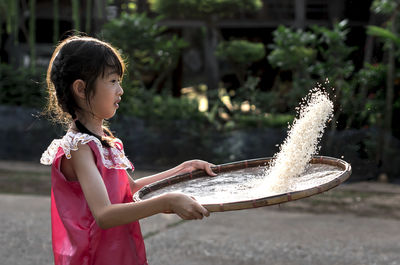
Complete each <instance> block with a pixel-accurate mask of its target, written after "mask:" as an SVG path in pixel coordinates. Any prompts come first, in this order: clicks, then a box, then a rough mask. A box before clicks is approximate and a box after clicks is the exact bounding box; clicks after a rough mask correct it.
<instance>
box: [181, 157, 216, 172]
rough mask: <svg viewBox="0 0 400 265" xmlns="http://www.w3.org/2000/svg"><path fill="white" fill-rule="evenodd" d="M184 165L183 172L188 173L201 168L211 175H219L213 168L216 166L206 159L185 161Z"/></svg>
mask: <svg viewBox="0 0 400 265" xmlns="http://www.w3.org/2000/svg"><path fill="white" fill-rule="evenodd" d="M182 167H183V170H182V172H183V173H188V172H192V171H195V170H197V169H201V170H204V171H205V172H206V173H207V174H208V175H210V176H216V175H217V174H215V173H214V172H213V171H212V170H211V167H215V165H214V164H211V163H208V162H206V161H203V160H198V159H196V160H189V161H186V162H183V163H182Z"/></svg>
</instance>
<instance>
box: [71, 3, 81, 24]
mask: <svg viewBox="0 0 400 265" xmlns="http://www.w3.org/2000/svg"><path fill="white" fill-rule="evenodd" d="M71 2H72V21H73V23H74V29H75V30H78V31H79V30H80V28H81V25H80V14H79V0H72V1H71Z"/></svg>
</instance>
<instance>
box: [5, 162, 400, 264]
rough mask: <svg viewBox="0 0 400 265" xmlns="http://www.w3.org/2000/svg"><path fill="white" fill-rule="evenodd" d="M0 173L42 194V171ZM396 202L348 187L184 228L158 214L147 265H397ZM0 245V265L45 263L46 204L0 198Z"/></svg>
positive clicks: (146, 227)
mask: <svg viewBox="0 0 400 265" xmlns="http://www.w3.org/2000/svg"><path fill="white" fill-rule="evenodd" d="M0 169H1V170H2V171H1V172H2V173H1V172H0V173H1V174H0V180H7V181H11V180H13V179H14V178H20V177H21V176H20V174H11V172H14V171H15V170H18V171H20V172H35V174H31V175H28V176H25V173H24V174H22V175H23V176H24V178H23V179H20V183H21V181H24V183H25V184H26V186H31V185H32V184H33V183H36V187H35V188H34V190H37V189H38V185H42V184H43V185H45V186H46V189H47V186H48V180H47V179H48V170H49V168H48V167H43V166H38V165H36V164H26V163H18V162H13V163H10V162H8V161H7V162H4V161H0ZM149 174H151V172H141V171H139V172H137V175H136V176H137V177H141V176H145V175H149ZM42 175H44V177H43V178H44V179H46V181H43V180H42V179H41V178H42ZM7 176H8V178H6V177H7ZM29 178H35V180H34V182H27V181H26V180H27V179H29ZM14 180H15V179H14ZM38 181H40V182H38ZM3 182H4V181H3ZM30 183H32V184H30ZM38 183H39V184H38ZM6 184H7V185H10V183H9V182H7V183H6ZM25 191H27V192H28V193H29V192H31V191H30V189H27V190H24V189H23V190H22V192H25ZM399 201H400V186H399V185H390V184H385V183H353V184H345V185H341V186H339V187H337V188H335V189H334V190H333V192H331V191H329V192H326V193H323V194H321V195H316V196H313V197H311V198H308V199H303V200H299V201H295V202H290V203H286V204H282V205H281V206H270V207H264V208H257V209H251V210H242V211H235V212H224V213H213V214H212V215H211V216H210V217H209V218H205V219H204V220H201V221H186V222H184V221H181V220H180V219H179V218H178V217H176V216H175V215H165V214H160V215H156V216H153V217H150V218H146V219H144V220H142V221H141V225H142V231H143V235H144V237H145V243H146V247H147V253H148V260H149V263H150V264H152V265H180V264H182V265H183V264H184V265H200V264H201V265H203V264H211V265H214V264H215V265H219V264H230V265H231V264H232V265H236V264H241V265H243V264H244V265H246V264H251V265H258V264H260V265H261V264H263V265H264V264H273V265H286V264H291V265H303V264H304V265H320V264H321V265H322V264H324V265H331V264H332V265H373V264H374V265H375V264H376V265H396V264H399V265H400V203H399ZM0 246H1V247H0V265H3V264H4V265H20V264H30V265H39V264H40V265H47V264H52V252H51V233H50V198H49V197H48V196H37V195H13V194H1V193H0Z"/></svg>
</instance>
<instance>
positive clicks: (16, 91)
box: [0, 64, 45, 108]
mask: <svg viewBox="0 0 400 265" xmlns="http://www.w3.org/2000/svg"><path fill="white" fill-rule="evenodd" d="M36 72H38V73H34V72H32V70H31V69H30V68H19V69H14V68H13V67H11V66H10V65H7V64H0V104H5V105H16V106H29V107H38V108H41V107H43V105H44V103H45V93H44V90H43V88H44V85H43V84H41V83H40V81H38V80H43V79H44V75H45V69H41V71H36Z"/></svg>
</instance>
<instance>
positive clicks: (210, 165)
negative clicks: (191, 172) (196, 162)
mask: <svg viewBox="0 0 400 265" xmlns="http://www.w3.org/2000/svg"><path fill="white" fill-rule="evenodd" d="M211 167H215V165H213V164H207V165H206V167H205V170H206V172H207V174H208V175H210V176H213V177H214V176H216V175H217V174H216V173H214V172H213V171H212V169H211Z"/></svg>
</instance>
